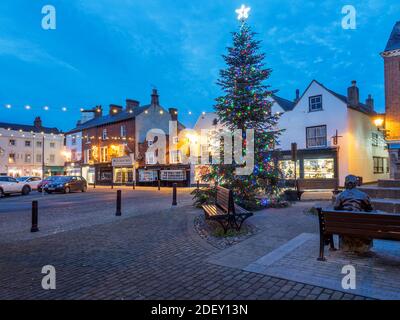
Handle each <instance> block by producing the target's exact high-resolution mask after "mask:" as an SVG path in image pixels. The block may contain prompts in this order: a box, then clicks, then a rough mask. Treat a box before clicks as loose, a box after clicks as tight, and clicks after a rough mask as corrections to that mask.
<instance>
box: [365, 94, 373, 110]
mask: <svg viewBox="0 0 400 320" xmlns="http://www.w3.org/2000/svg"><path fill="white" fill-rule="evenodd" d="M365 104H366V105H367V107H368V109H369V110H371V111H374V99H373V98H372V96H371V95H370V94H369V95H368V99H367V100H365Z"/></svg>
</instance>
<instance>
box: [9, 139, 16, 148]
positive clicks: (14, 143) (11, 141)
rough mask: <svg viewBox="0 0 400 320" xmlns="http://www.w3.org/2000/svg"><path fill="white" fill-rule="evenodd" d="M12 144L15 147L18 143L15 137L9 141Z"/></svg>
mask: <svg viewBox="0 0 400 320" xmlns="http://www.w3.org/2000/svg"><path fill="white" fill-rule="evenodd" d="M8 144H9V145H10V146H12V147H15V146H16V145H17V142H16V141H15V140H14V139H10V141H9V143H8Z"/></svg>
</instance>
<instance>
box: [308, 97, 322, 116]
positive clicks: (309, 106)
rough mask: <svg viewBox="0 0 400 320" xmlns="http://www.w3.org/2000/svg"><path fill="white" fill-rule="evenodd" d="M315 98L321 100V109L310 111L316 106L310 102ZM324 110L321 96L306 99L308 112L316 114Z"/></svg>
mask: <svg viewBox="0 0 400 320" xmlns="http://www.w3.org/2000/svg"><path fill="white" fill-rule="evenodd" d="M316 98H320V99H321V102H320V104H321V108H319V109H312V108H311V106H312V105H316V104H317V103H316V102H311V100H312V99H316ZM323 110H324V106H323V98H322V94H319V95H316V96H311V97H308V112H318V111H323Z"/></svg>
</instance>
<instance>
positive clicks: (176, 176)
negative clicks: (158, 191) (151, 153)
mask: <svg viewBox="0 0 400 320" xmlns="http://www.w3.org/2000/svg"><path fill="white" fill-rule="evenodd" d="M161 180H163V181H185V180H186V171H185V170H162V171H161Z"/></svg>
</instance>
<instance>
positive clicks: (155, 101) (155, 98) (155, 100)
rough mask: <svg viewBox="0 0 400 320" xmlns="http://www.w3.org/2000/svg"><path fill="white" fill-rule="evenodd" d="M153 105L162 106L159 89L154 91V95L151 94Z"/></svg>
mask: <svg viewBox="0 0 400 320" xmlns="http://www.w3.org/2000/svg"><path fill="white" fill-rule="evenodd" d="M151 105H152V106H159V105H160V97H159V95H158V92H157V89H153V93H152V94H151Z"/></svg>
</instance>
